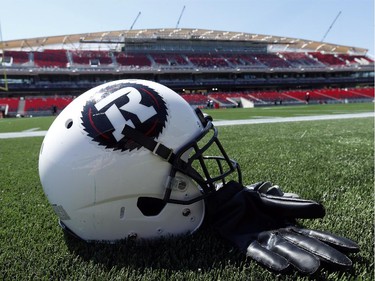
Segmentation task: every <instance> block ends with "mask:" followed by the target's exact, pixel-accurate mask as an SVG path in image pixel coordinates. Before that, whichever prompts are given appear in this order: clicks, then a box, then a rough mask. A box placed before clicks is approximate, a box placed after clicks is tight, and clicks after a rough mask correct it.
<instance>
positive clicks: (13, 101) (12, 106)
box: [0, 97, 19, 112]
mask: <svg viewBox="0 0 375 281" xmlns="http://www.w3.org/2000/svg"><path fill="white" fill-rule="evenodd" d="M18 102H19V98H1V97H0V104H7V105H8V106H9V108H8V111H9V112H16V111H17V109H18Z"/></svg>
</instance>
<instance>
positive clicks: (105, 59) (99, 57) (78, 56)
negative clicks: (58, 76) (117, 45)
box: [71, 51, 113, 67]
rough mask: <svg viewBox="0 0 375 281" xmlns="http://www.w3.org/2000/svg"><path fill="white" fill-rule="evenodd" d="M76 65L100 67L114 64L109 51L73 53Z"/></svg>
mask: <svg viewBox="0 0 375 281" xmlns="http://www.w3.org/2000/svg"><path fill="white" fill-rule="evenodd" d="M71 56H72V63H73V64H74V65H77V64H78V65H86V66H91V67H98V66H101V65H109V64H112V63H113V61H112V57H111V53H110V52H108V51H71Z"/></svg>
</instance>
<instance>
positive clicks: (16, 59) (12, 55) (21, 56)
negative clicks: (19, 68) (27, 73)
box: [4, 50, 30, 64]
mask: <svg viewBox="0 0 375 281" xmlns="http://www.w3.org/2000/svg"><path fill="white" fill-rule="evenodd" d="M4 57H8V58H9V60H10V61H11V62H12V63H13V64H24V63H28V62H30V56H29V52H24V51H9V50H6V51H4Z"/></svg>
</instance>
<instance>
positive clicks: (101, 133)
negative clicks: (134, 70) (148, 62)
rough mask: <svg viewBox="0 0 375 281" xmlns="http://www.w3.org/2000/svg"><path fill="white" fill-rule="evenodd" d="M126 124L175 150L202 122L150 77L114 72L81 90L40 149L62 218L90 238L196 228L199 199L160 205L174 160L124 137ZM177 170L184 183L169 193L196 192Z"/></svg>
mask: <svg viewBox="0 0 375 281" xmlns="http://www.w3.org/2000/svg"><path fill="white" fill-rule="evenodd" d="M125 126H130V127H132V128H133V129H136V130H140V131H141V132H142V133H143V134H145V135H147V136H148V137H150V138H153V139H154V140H156V141H158V142H160V143H162V144H163V145H165V146H166V147H169V148H171V149H173V150H174V151H175V150H178V149H179V148H181V147H182V146H183V145H185V144H186V143H187V142H189V141H191V140H193V139H194V138H197V137H198V136H199V135H200V134H201V132H202V130H203V125H202V123H201V121H200V120H199V118H198V117H197V115H196V114H195V112H194V110H193V109H192V108H191V107H190V105H189V104H188V103H187V102H186V101H185V100H184V99H183V98H182V97H181V96H180V95H178V94H177V93H175V92H174V91H172V90H171V89H169V88H167V87H165V86H163V85H161V84H158V83H155V82H151V81H145V80H118V81H113V82H109V83H106V84H103V85H100V86H98V87H95V88H93V89H91V90H89V91H87V92H85V93H83V94H82V95H80V96H79V97H77V98H76V99H75V100H73V101H72V102H71V103H70V104H69V105H68V106H67V107H66V108H65V109H64V110H63V111H62V112H61V113H60V114H59V116H58V117H56V119H55V120H54V122H53V124H52V125H51V127H50V128H49V130H48V132H47V134H46V136H45V138H44V141H43V144H42V147H41V150H40V155H39V175H40V180H41V183H42V186H43V190H44V192H45V194H46V196H47V198H48V200H49V202H50V203H51V205H52V207H53V209H54V210H55V212H56V214H57V215H58V217H59V219H60V220H61V222H62V223H63V224H64V225H65V226H66V227H67V228H68V229H69V230H71V231H72V232H73V233H74V234H75V235H77V236H78V237H80V238H82V239H84V240H87V241H91V240H95V241H98V240H104V241H116V240H119V239H123V238H126V237H128V236H132V237H134V236H136V237H138V238H146V239H149V238H156V237H160V236H166V235H179V234H186V233H191V232H193V231H195V230H196V229H197V228H199V226H200V225H201V223H202V221H203V218H204V200H200V201H198V202H196V203H193V204H190V205H182V204H173V203H167V204H164V205H163V203H162V199H163V196H164V193H165V188H166V185H167V182H168V179H169V173H170V170H171V164H170V163H169V162H167V161H165V160H164V159H162V158H161V157H159V156H158V155H155V154H154V153H153V152H152V151H150V150H148V149H146V148H145V147H142V146H140V145H138V144H136V143H134V141H132V140H131V139H129V138H127V136H126V135H124V134H123V133H122V130H123V129H124V128H125ZM176 177H177V178H178V179H179V180H180V181H181V182H183V183H184V184H183V185H179V186H180V188H174V189H172V193H171V197H173V198H176V199H179V200H189V199H190V198H193V197H196V196H198V195H199V194H201V192H202V191H201V189H200V188H199V186H198V185H197V184H196V183H195V182H194V181H193V180H192V179H191V178H189V177H188V176H186V175H184V174H182V173H177V175H176ZM181 186H182V187H181ZM144 198H148V199H150V198H151V200H148V199H145V200H143V199H144ZM158 206H160V207H158ZM155 209H156V211H155Z"/></svg>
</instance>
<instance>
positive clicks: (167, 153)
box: [122, 126, 176, 164]
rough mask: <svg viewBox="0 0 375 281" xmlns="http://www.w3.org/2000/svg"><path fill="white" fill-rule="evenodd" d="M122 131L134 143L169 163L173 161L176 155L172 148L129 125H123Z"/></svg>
mask: <svg viewBox="0 0 375 281" xmlns="http://www.w3.org/2000/svg"><path fill="white" fill-rule="evenodd" d="M122 133H123V134H124V135H125V136H127V137H129V138H130V139H132V140H133V141H135V142H136V143H138V144H140V145H142V146H143V147H145V148H147V149H148V150H150V151H151V152H152V153H153V154H155V155H157V156H159V157H161V158H162V159H164V160H165V161H167V162H169V163H171V164H172V163H173V162H174V159H175V157H176V155H175V154H174V153H173V149H171V148H169V147H166V146H165V145H164V144H162V143H161V142H158V141H156V140H154V139H152V138H150V137H148V136H145V135H144V134H143V133H141V132H139V131H137V130H135V129H133V128H132V127H129V126H125V128H124V129H123V130H122Z"/></svg>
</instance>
